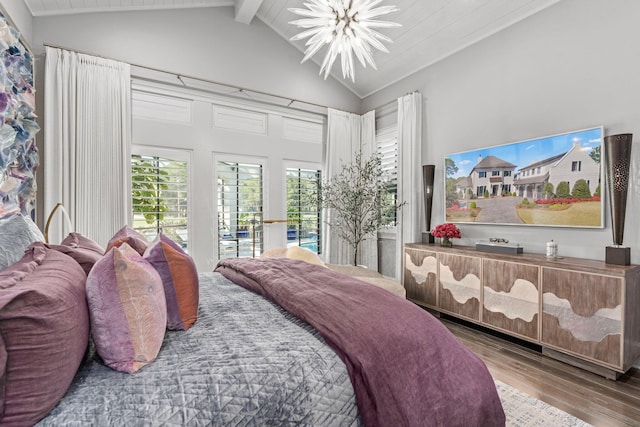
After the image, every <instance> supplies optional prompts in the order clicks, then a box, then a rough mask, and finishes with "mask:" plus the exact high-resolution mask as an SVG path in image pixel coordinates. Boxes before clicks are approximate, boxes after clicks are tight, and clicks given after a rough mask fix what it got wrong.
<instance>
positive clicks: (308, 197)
mask: <svg viewBox="0 0 640 427" xmlns="http://www.w3.org/2000/svg"><path fill="white" fill-rule="evenodd" d="M286 174H287V246H300V247H303V248H307V249H309V250H311V251H312V252H314V253H317V254H320V253H322V250H321V249H322V248H321V245H320V241H321V239H320V209H319V206H318V190H319V188H320V171H319V170H313V169H295V168H287V171H286Z"/></svg>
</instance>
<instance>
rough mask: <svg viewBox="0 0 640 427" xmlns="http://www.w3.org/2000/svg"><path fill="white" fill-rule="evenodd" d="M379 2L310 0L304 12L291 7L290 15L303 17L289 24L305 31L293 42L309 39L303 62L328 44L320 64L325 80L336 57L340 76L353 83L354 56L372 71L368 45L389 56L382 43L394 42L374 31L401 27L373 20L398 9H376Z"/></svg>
mask: <svg viewBox="0 0 640 427" xmlns="http://www.w3.org/2000/svg"><path fill="white" fill-rule="evenodd" d="M381 2H382V0H309V1H308V2H307V3H304V5H305V7H306V9H298V8H291V9H289V11H290V12H292V13H295V14H296V15H300V16H303V17H305V18H304V19H298V20H297V21H292V22H290V24H293V25H296V26H298V27H300V28H304V29H305V31H303V32H301V33H299V34H297V35H295V36H293V37H292V38H291V40H292V41H296V40H302V39H306V38H307V37H309V40H307V42H306V46H307V48H306V50H305V52H304V53H305V56H304V58H303V59H302V62H305V61H306V60H308V59H309V58H311V57H312V56H313V55H315V54H316V53H317V52H318V51H319V50H320V48H322V47H323V46H324V45H329V47H328V50H327V54H326V55H325V57H324V61H322V67H321V68H320V74H322V72H323V71H324V78H325V79H326V78H327V76H328V75H329V73H330V72H331V67H332V66H333V63H334V62H335V60H336V58H337V56H338V55H340V60H341V62H342V77H343V78H345V79H346V78H349V77H351V80H352V81H353V82H355V74H354V71H355V70H354V67H353V55H354V54H355V56H356V58H358V60H359V61H360V63H361V64H362V66H363V67H365V68H366V66H367V64H366V63H367V62H368V63H369V65H371V67H373V69H374V70H375V69H376V64H375V63H374V61H373V56H372V52H371V46H373V47H375V48H376V49H378V50H380V51H382V52H386V53H389V51H388V50H387V48H386V47H385V46H384V45H383V44H382V42H381V41H385V42H388V43H393V42H392V40H391V39H390V38H389V37H387V36H384V35H382V34H380V33H379V32H377V31H376V30H375V28H392V27H400V26H401V25H400V24H396V23H394V22H387V21H376V20H375V19H374V18H376V17H379V16H382V15H386V14H387V13H391V12H395V11H397V10H398V8H397V7H396V6H381V7H377V8H376V6H377V5H378V4H380V3H381Z"/></svg>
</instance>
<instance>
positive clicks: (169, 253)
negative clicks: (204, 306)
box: [144, 234, 200, 331]
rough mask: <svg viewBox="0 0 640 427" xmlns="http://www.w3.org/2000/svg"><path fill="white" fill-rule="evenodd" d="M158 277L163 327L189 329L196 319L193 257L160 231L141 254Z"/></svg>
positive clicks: (196, 289) (195, 272) (196, 300)
mask: <svg viewBox="0 0 640 427" xmlns="http://www.w3.org/2000/svg"><path fill="white" fill-rule="evenodd" d="M144 258H145V259H146V260H147V261H149V262H150V263H151V265H152V266H153V267H154V268H155V269H156V271H157V272H158V273H159V274H160V277H161V278H162V284H163V286H164V295H165V298H166V300H167V329H170V330H174V331H176V330H182V331H186V330H187V329H189V328H190V327H191V326H192V325H193V324H194V323H195V321H196V320H197V319H198V300H199V290H200V289H199V284H200V282H199V279H198V271H197V269H196V265H195V263H194V262H193V259H192V258H191V257H190V256H189V255H188V254H187V253H186V252H185V251H184V250H182V248H181V247H180V246H179V245H178V244H177V243H175V242H174V241H173V240H171V239H170V238H168V237H166V236H165V235H164V234H158V236H157V237H156V238H155V240H154V241H153V242H151V244H150V245H149V247H148V248H147V250H146V251H145V253H144Z"/></svg>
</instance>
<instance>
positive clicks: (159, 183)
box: [131, 147, 189, 251]
mask: <svg viewBox="0 0 640 427" xmlns="http://www.w3.org/2000/svg"><path fill="white" fill-rule="evenodd" d="M133 151H134V153H135V152H136V149H135V147H134V148H133ZM145 151H147V150H145ZM163 151H168V150H163ZM167 154H168V155H167V156H166V157H165V156H156V155H145V154H132V155H131V199H132V201H131V206H132V209H133V228H134V229H135V230H137V231H139V232H140V233H142V234H143V235H145V236H146V237H147V238H149V239H150V240H152V239H154V238H155V237H156V235H157V234H158V233H160V232H162V233H163V234H164V235H166V236H167V237H169V238H170V239H171V240H173V241H174V242H176V243H178V244H179V245H180V246H182V247H183V248H184V249H185V250H187V251H188V242H189V239H188V227H187V219H188V205H187V201H188V191H187V190H188V160H185V158H186V157H187V156H185V155H184V153H180V152H177V151H176V152H173V153H171V152H168V153H167ZM172 154H173V156H172ZM180 157H182V159H181V158H180Z"/></svg>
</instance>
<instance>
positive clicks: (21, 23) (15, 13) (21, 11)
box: [0, 0, 33, 47]
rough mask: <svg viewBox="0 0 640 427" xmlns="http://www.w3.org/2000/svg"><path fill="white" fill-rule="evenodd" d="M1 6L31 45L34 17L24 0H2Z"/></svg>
mask: <svg viewBox="0 0 640 427" xmlns="http://www.w3.org/2000/svg"><path fill="white" fill-rule="evenodd" d="M0 7H1V8H2V9H4V12H6V13H5V16H7V15H8V16H7V17H8V18H9V19H11V22H13V25H15V26H16V29H17V30H18V31H20V34H21V35H22V37H23V38H24V40H23V41H24V42H26V43H27V45H29V47H31V45H32V42H31V38H32V37H31V36H32V31H33V19H32V17H31V12H29V9H28V8H27V6H26V5H25V3H24V1H23V0H0Z"/></svg>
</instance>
